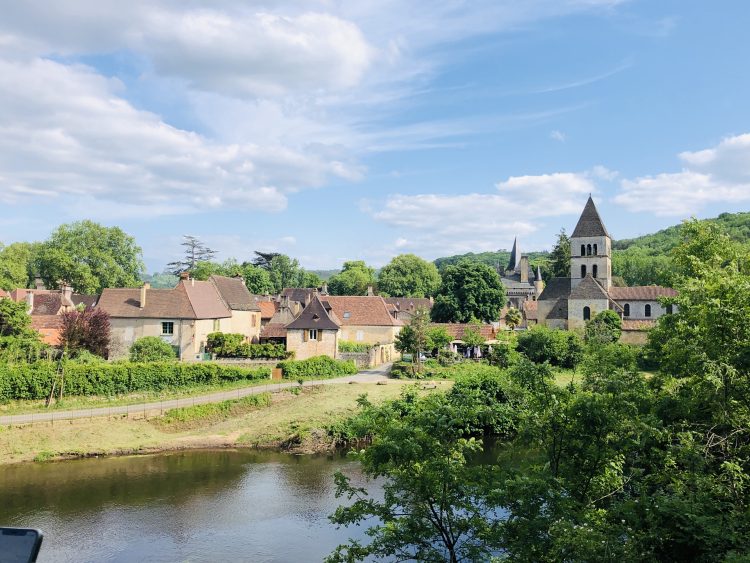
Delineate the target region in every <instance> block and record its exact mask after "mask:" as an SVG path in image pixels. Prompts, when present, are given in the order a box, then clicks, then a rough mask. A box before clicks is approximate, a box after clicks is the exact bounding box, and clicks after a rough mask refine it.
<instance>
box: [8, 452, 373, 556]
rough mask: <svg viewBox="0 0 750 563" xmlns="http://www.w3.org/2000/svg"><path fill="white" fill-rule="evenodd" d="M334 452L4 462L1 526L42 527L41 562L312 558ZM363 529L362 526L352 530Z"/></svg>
mask: <svg viewBox="0 0 750 563" xmlns="http://www.w3.org/2000/svg"><path fill="white" fill-rule="evenodd" d="M336 470H342V471H344V472H345V473H347V474H348V475H350V476H352V478H353V479H354V480H355V481H358V482H360V483H363V481H362V477H361V475H360V474H359V472H358V466H357V465H356V464H353V463H351V462H348V461H347V460H346V459H344V458H341V457H338V456H337V457H324V456H321V457H309V456H305V457H294V456H288V455H282V454H274V453H264V452H254V451H232V450H221V451H189V452H179V453H171V454H166V455H157V456H147V457H139V456H136V457H125V458H104V459H90V460H77V461H70V462H61V463H48V464H33V465H16V466H9V467H5V468H3V469H2V470H1V471H2V474H1V475H2V478H1V479H0V522H2V523H3V524H4V525H10V526H30V527H39V528H42V529H43V530H44V532H45V540H44V544H43V547H42V553H41V554H40V558H39V560H40V561H223V560H233V561H319V560H320V559H321V558H322V557H324V556H325V555H326V554H328V553H329V552H330V551H331V549H333V547H335V546H336V545H337V544H338V543H340V542H342V541H344V540H345V539H346V538H347V537H348V536H350V535H352V532H350V531H346V530H338V531H337V530H335V528H334V527H333V526H332V525H331V524H330V523H329V522H328V519H327V517H328V515H329V514H330V513H331V512H332V511H333V510H334V509H335V507H336V506H337V505H338V504H339V502H338V501H337V500H336V499H335V497H334V487H333V480H332V474H333V472H334V471H336ZM354 532H358V533H361V531H358V530H354Z"/></svg>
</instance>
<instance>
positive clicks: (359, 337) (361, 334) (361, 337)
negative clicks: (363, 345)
mask: <svg viewBox="0 0 750 563" xmlns="http://www.w3.org/2000/svg"><path fill="white" fill-rule="evenodd" d="M364 339H365V333H364V332H363V331H361V330H358V331H357V342H362V341H363V340H364Z"/></svg>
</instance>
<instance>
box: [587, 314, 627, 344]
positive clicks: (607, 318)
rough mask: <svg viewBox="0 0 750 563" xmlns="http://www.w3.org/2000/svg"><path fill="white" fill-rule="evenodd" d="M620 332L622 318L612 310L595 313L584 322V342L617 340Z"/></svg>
mask: <svg viewBox="0 0 750 563" xmlns="http://www.w3.org/2000/svg"><path fill="white" fill-rule="evenodd" d="M621 334H622V319H621V318H620V315H618V314H617V313H615V312H614V311H612V310H609V309H607V310H605V311H602V312H600V313H597V314H596V315H595V316H594V318H593V319H591V320H590V321H588V322H587V323H586V342H588V343H595V344H609V343H612V342H617V341H618V340H619V339H620V335H621Z"/></svg>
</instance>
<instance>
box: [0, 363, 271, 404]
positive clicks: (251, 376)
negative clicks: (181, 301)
mask: <svg viewBox="0 0 750 563" xmlns="http://www.w3.org/2000/svg"><path fill="white" fill-rule="evenodd" d="M270 376H271V370H270V368H266V367H261V368H255V369H249V368H242V367H234V366H222V365H218V364H213V363H200V364H183V363H178V362H150V363H135V362H118V363H100V364H77V363H73V362H68V363H66V364H65V370H64V377H65V393H66V394H67V395H99V396H114V395H123V394H126V393H132V392H134V391H160V390H163V389H174V388H179V387H190V386H195V385H209V384H218V383H223V382H230V381H254V380H260V379H268V378H269V377H270ZM55 377H57V363H53V362H45V361H39V362H35V363H33V364H17V365H8V364H0V402H3V401H9V400H14V399H44V398H45V397H47V395H48V394H49V391H50V388H51V386H52V381H53V379H54V378H55Z"/></svg>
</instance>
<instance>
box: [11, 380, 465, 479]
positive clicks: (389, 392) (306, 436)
mask: <svg viewBox="0 0 750 563" xmlns="http://www.w3.org/2000/svg"><path fill="white" fill-rule="evenodd" d="M413 384H414V382H411V381H397V380H389V381H388V383H387V384H386V385H379V384H376V383H355V384H344V385H321V386H316V387H310V388H305V389H303V390H300V391H298V392H297V393H298V394H295V392H290V391H283V392H280V393H275V394H273V395H272V396H271V397H270V404H269V405H268V406H259V407H257V408H249V409H248V410H247V412H242V413H241V414H239V415H236V416H235V415H230V416H229V417H227V418H220V419H216V418H209V419H202V418H200V416H199V417H197V418H195V419H194V420H193V423H192V424H191V423H184V422H180V423H179V424H167V423H165V420H164V418H163V417H162V416H161V414H162V413H160V412H159V411H156V412H153V411H151V412H145V413H133V414H131V415H129V416H116V417H109V418H106V417H103V418H93V419H77V420H66V421H62V422H54V423H41V424H34V425H24V426H3V427H0V464H9V463H18V462H25V461H33V460H36V461H47V460H59V459H70V458H79V457H95V456H109V455H127V454H145V453H157V452H162V451H169V450H182V449H194V448H225V447H232V448H236V447H248V448H264V449H278V450H284V451H289V452H292V453H314V452H320V451H326V450H329V449H330V448H331V444H330V441H329V440H328V439H327V435H326V432H325V428H326V427H327V426H328V425H330V424H332V423H333V422H335V421H337V420H340V419H342V418H344V417H346V416H348V415H350V414H351V413H353V412H354V411H355V410H356V408H357V398H358V397H359V396H360V395H361V394H363V393H367V396H368V398H369V400H370V401H372V402H380V401H384V400H387V399H393V398H396V397H397V396H398V395H399V394H400V393H401V390H402V388H403V386H404V385H413ZM450 385H451V383H450V382H448V381H440V382H437V389H448V388H449V386H450ZM425 392H428V391H425Z"/></svg>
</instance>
